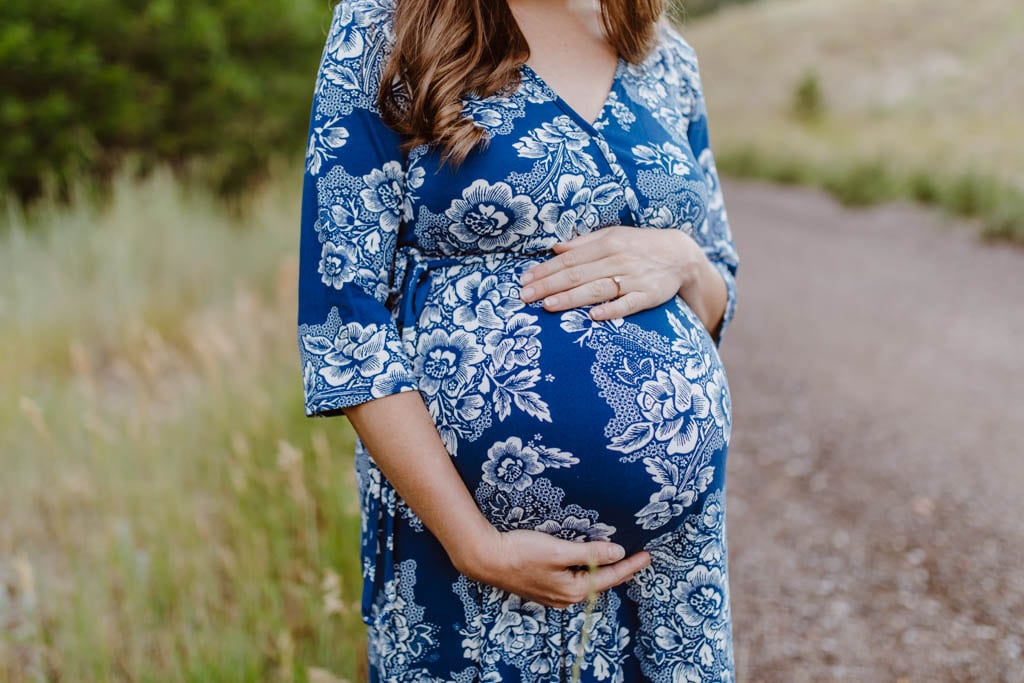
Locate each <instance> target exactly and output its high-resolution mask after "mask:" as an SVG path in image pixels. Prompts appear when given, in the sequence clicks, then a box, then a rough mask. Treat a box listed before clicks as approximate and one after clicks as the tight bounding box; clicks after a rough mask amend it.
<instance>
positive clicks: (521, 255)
mask: <svg viewBox="0 0 1024 683" xmlns="http://www.w3.org/2000/svg"><path fill="white" fill-rule="evenodd" d="M553 255H554V252H553V251H552V250H551V249H542V250H539V251H532V252H512V251H499V252H487V253H486V254H461V255H458V256H441V257H429V256H425V255H424V254H423V253H422V252H421V251H419V250H418V249H416V248H414V247H401V248H399V249H398V251H397V253H396V255H395V282H396V287H395V288H393V289H392V292H393V293H397V294H398V295H399V300H398V302H397V306H398V316H397V318H396V324H397V326H398V331H399V333H401V332H402V331H403V330H405V328H406V327H407V326H409V325H416V322H417V319H418V317H419V315H420V312H422V311H423V308H424V307H425V306H426V302H427V296H428V295H429V293H430V288H429V287H423V286H422V285H423V284H425V283H426V281H427V276H428V275H429V273H430V271H432V270H438V269H441V268H451V267H453V266H465V265H477V264H479V265H482V266H487V265H490V264H493V263H494V262H495V260H497V261H501V260H505V259H534V260H542V259H545V258H548V257H550V256H553Z"/></svg>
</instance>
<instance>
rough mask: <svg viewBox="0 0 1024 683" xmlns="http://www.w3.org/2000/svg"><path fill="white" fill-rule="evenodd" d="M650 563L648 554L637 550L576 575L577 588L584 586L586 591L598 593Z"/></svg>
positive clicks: (616, 584)
mask: <svg viewBox="0 0 1024 683" xmlns="http://www.w3.org/2000/svg"><path fill="white" fill-rule="evenodd" d="M650 563H651V556H650V554H648V553H646V552H639V553H637V554H635V555H631V556H630V557H627V558H626V559H624V560H622V561H620V562H616V563H615V564H607V565H604V566H603V567H599V568H598V569H596V570H594V571H592V572H587V573H586V574H579V575H577V577H576V579H575V581H576V582H577V589H579V588H584V587H585V590H586V591H587V592H588V593H590V592H594V593H600V592H601V591H605V590H608V589H609V588H612V587H613V586H618V585H620V584H623V583H625V582H627V581H629V580H630V579H632V578H633V577H634V576H635V575H636V573H637V572H638V571H640V570H641V569H643V568H644V567H647V566H648V565H649V564H650Z"/></svg>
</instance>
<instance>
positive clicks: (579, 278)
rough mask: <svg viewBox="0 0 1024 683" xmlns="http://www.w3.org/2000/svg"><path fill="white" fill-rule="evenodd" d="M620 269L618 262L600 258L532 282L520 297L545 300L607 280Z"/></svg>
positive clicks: (526, 299)
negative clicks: (589, 283)
mask: <svg viewBox="0 0 1024 683" xmlns="http://www.w3.org/2000/svg"><path fill="white" fill-rule="evenodd" d="M620 267H621V266H620V264H619V262H618V260H616V259H613V258H602V259H600V260H597V261H589V262H585V263H581V264H579V265H574V266H568V267H564V268H561V269H559V270H556V271H554V272H553V273H551V274H550V275H547V276H545V277H542V278H540V279H539V280H534V281H533V283H531V284H530V286H529V287H526V288H525V289H523V291H522V292H521V293H520V295H521V296H522V298H523V301H526V302H530V301H536V300H537V299H545V298H547V297H549V296H554V295H557V294H561V293H562V292H567V291H569V290H571V289H575V288H576V287H581V286H583V285H585V284H587V283H588V282H594V281H596V280H601V279H602V278H609V277H611V276H613V275H616V274H617V273H618V270H619V268H620Z"/></svg>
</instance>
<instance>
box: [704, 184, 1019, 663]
mask: <svg viewBox="0 0 1024 683" xmlns="http://www.w3.org/2000/svg"><path fill="white" fill-rule="evenodd" d="M724 191H725V198H726V205H727V208H728V209H729V215H730V219H731V222H732V227H733V235H734V238H735V241H736V245H737V249H738V251H739V254H740V258H741V265H740V271H739V278H738V282H739V284H738V288H739V290H738V291H739V303H738V308H737V316H736V319H735V321H734V323H733V325H732V326H731V327H730V328H729V330H727V332H726V338H725V340H724V341H723V343H722V347H721V352H722V356H723V358H724V360H725V364H726V368H727V370H728V376H729V383H730V388H731V389H732V396H733V410H734V428H733V439H732V443H731V446H730V452H729V480H728V487H727V488H728V496H729V497H728V506H729V558H730V576H731V588H732V607H733V614H734V637H735V646H736V658H737V677H738V679H739V681H740V682H741V683H752V682H754V681H765V682H774V681H786V682H787V683H789V682H793V683H796V682H800V681H814V682H816V683H817V682H820V681H870V682H875V681H893V682H896V681H907V682H910V681H913V682H917V681H928V682H932V681H955V682H957V683H960V682H964V681H996V682H998V681H1006V682H1016V683H1020V682H1024V341H1022V340H1024V249H1021V248H1019V247H1012V246H1006V245H988V244H985V243H983V242H981V241H979V240H978V239H977V237H976V236H975V234H974V233H973V232H972V230H971V228H970V226H966V225H963V224H962V223H954V222H952V221H949V220H947V219H945V218H943V217H941V216H938V215H937V214H934V213H932V212H928V211H924V210H920V209H917V208H914V207H910V206H902V205H895V206H885V207H881V208H877V209H870V210H858V211H851V210H847V209H843V208H841V207H839V206H837V205H836V204H835V203H833V202H832V201H831V200H830V199H828V198H827V197H825V196H823V195H821V194H818V193H816V192H814V191H809V190H799V189H788V188H787V189H779V188H777V187H773V186H767V185H761V184H752V183H736V182H732V183H727V184H726V185H725V188H724Z"/></svg>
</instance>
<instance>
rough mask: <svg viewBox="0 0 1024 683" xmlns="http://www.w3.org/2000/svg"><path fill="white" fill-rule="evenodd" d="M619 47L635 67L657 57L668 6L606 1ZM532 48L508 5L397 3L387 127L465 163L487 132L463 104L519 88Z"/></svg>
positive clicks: (434, 0) (495, 0) (384, 110)
mask: <svg viewBox="0 0 1024 683" xmlns="http://www.w3.org/2000/svg"><path fill="white" fill-rule="evenodd" d="M600 3H601V21H602V23H603V25H604V31H605V35H606V36H607V38H608V41H609V42H610V43H611V45H612V47H614V48H615V50H616V51H617V52H618V53H619V55H620V56H621V57H622V58H623V59H625V60H626V61H628V62H631V63H634V64H636V63H639V62H640V61H642V60H643V59H644V57H646V56H647V54H648V53H649V52H650V50H651V48H652V46H653V44H654V37H655V30H656V23H657V21H658V19H659V18H660V17H661V15H662V12H663V11H664V9H665V0H600ZM529 56H530V47H529V45H528V44H527V42H526V37H525V36H524V35H523V33H522V31H521V30H520V28H519V24H517V23H516V20H515V17H514V16H513V15H512V10H511V9H509V6H508V2H507V0H396V9H395V45H394V49H393V51H392V53H391V57H390V58H389V60H388V63H387V66H386V67H385V69H384V74H383V77H382V79H381V88H380V94H379V97H378V105H379V107H380V111H381V116H382V117H383V119H384V121H385V122H386V123H387V124H388V125H389V126H391V127H392V128H394V129H395V130H396V131H398V132H399V133H400V134H401V135H402V136H403V149H404V150H405V151H406V152H408V151H409V150H411V149H412V148H413V147H416V146H417V145H420V144H423V143H432V142H436V143H438V145H439V146H440V148H441V149H442V150H443V153H442V157H443V158H444V160H445V161H446V162H449V161H450V162H453V163H454V164H456V165H457V164H459V163H461V162H462V161H463V160H465V158H466V157H467V156H468V155H469V153H470V152H472V151H473V149H474V148H475V147H476V146H477V145H480V144H486V141H487V133H486V131H485V130H484V129H482V128H480V127H478V126H476V125H474V123H473V121H472V120H471V119H469V118H468V117H464V116H462V98H463V97H464V96H466V95H467V94H470V93H473V94H475V95H476V96H479V97H489V96H491V95H494V94H497V93H499V92H502V91H505V90H506V89H511V88H515V87H516V86H518V84H519V76H520V71H519V69H520V66H521V65H522V64H523V63H525V62H526V60H527V59H528V58H529Z"/></svg>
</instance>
